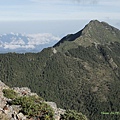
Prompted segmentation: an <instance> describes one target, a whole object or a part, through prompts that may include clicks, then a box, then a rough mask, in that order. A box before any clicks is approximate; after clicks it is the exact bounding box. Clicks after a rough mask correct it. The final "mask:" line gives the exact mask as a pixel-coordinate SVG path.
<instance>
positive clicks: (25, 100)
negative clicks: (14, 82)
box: [11, 96, 54, 120]
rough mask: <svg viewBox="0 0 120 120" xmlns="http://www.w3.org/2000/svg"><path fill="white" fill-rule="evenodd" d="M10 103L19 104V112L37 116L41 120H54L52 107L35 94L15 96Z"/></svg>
mask: <svg viewBox="0 0 120 120" xmlns="http://www.w3.org/2000/svg"><path fill="white" fill-rule="evenodd" d="M11 104H12V105H21V108H22V109H21V112H22V113H24V114H25V115H28V117H39V118H40V119H43V120H54V118H53V115H54V112H53V110H52V108H51V107H50V106H49V105H48V104H46V103H44V102H43V101H41V98H39V97H36V96H22V97H17V98H16V99H14V100H13V101H12V102H11Z"/></svg>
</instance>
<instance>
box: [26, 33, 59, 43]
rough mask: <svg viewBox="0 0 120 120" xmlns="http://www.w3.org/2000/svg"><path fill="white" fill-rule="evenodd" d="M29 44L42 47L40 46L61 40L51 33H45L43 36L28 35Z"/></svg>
mask: <svg viewBox="0 0 120 120" xmlns="http://www.w3.org/2000/svg"><path fill="white" fill-rule="evenodd" d="M27 36H28V37H29V42H28V44H33V45H40V44H47V43H49V42H51V41H58V40H60V38H59V37H55V36H53V35H52V34H49V33H43V34H39V33H38V34H28V35H27Z"/></svg>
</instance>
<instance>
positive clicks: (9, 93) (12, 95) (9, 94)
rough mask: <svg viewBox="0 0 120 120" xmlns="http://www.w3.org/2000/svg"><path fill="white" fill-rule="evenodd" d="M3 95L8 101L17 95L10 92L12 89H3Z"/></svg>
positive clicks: (12, 91)
mask: <svg viewBox="0 0 120 120" xmlns="http://www.w3.org/2000/svg"><path fill="white" fill-rule="evenodd" d="M3 94H4V96H5V97H7V98H9V99H14V98H16V97H17V95H18V94H17V93H16V92H15V91H14V90H12V89H3Z"/></svg>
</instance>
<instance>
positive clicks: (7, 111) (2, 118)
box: [0, 81, 65, 120]
mask: <svg viewBox="0 0 120 120" xmlns="http://www.w3.org/2000/svg"><path fill="white" fill-rule="evenodd" d="M4 89H10V88H9V87H8V86H7V85H5V84H4V83H3V82H1V81H0V120H39V119H37V118H35V117H33V118H32V117H31V118H29V119H28V118H27V116H26V115H24V114H23V113H22V112H19V111H20V109H21V108H20V105H8V102H9V101H11V99H8V98H6V97H5V96H4V95H3V90H4ZM12 89H13V90H14V91H15V92H16V93H17V94H18V95H19V96H38V95H37V94H36V93H32V92H31V90H30V89H29V88H27V87H22V88H19V87H14V88H12ZM45 103H47V104H48V105H49V106H50V107H51V108H52V109H53V111H54V118H55V120H59V119H60V115H61V114H64V113H65V110H64V109H61V108H57V105H56V103H55V102H47V101H45Z"/></svg>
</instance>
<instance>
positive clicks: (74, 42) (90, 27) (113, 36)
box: [54, 20, 120, 49]
mask: <svg viewBox="0 0 120 120" xmlns="http://www.w3.org/2000/svg"><path fill="white" fill-rule="evenodd" d="M115 41H117V42H120V30H118V29H117V28H114V27H113V26H111V25H109V24H108V23H106V22H100V21H98V20H91V21H90V22H89V23H88V24H87V25H86V26H85V27H84V28H83V29H82V30H81V31H79V32H77V33H75V34H69V35H67V36H65V37H64V38H63V39H61V40H60V41H59V42H58V43H57V44H56V45H55V46H54V47H56V46H61V47H62V49H63V46H64V48H65V47H67V48H65V49H70V48H72V47H77V46H85V47H87V46H91V45H92V44H93V43H97V44H109V43H110V42H115ZM68 46H69V47H68Z"/></svg>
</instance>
